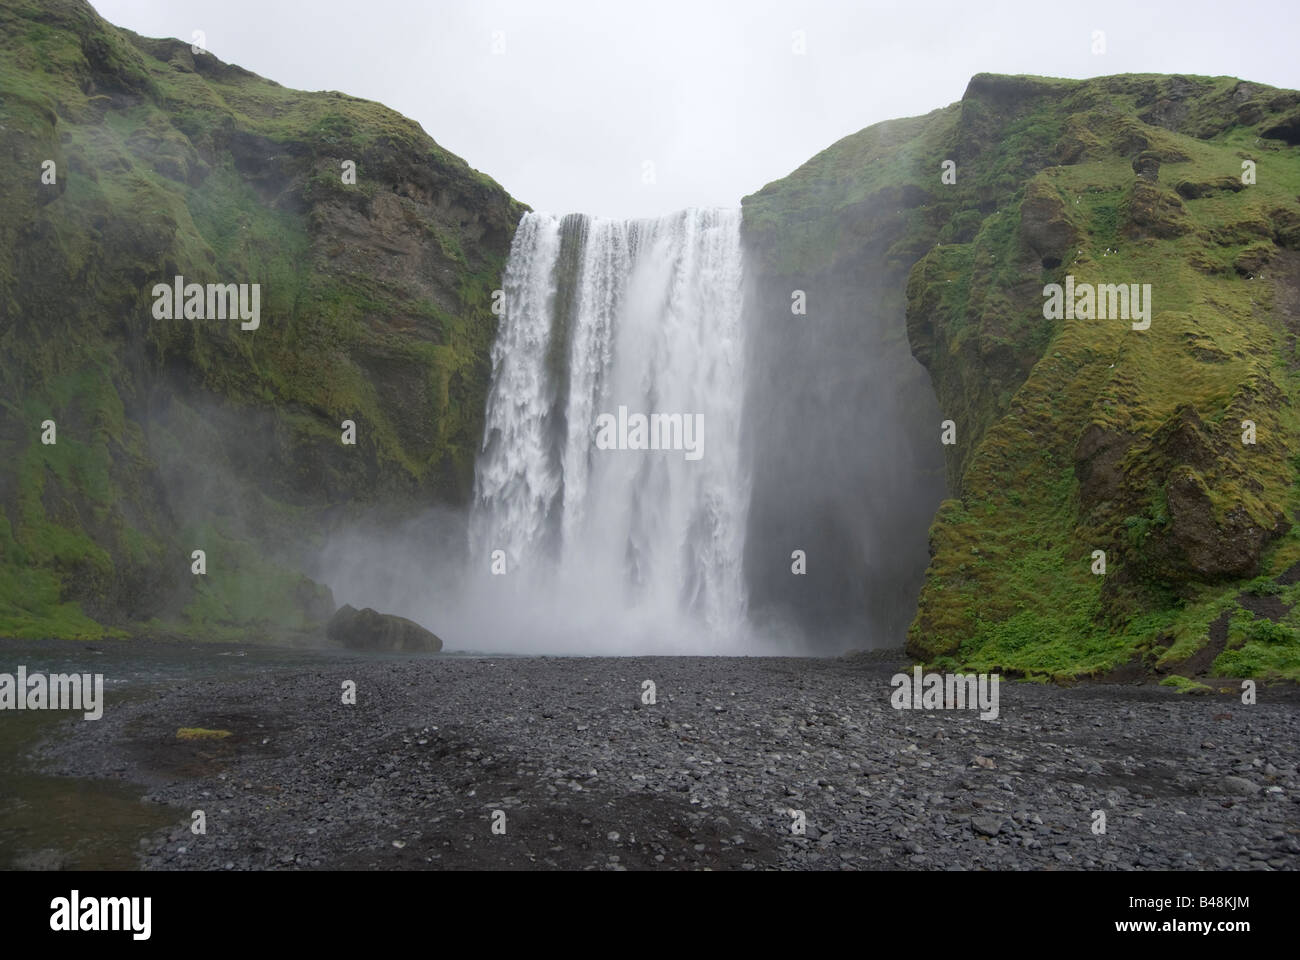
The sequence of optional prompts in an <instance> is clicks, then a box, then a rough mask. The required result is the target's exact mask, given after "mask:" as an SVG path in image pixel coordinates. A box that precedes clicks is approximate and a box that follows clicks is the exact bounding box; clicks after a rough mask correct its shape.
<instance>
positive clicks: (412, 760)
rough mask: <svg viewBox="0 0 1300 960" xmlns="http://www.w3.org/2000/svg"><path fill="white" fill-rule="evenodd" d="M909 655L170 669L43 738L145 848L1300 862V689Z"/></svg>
mask: <svg viewBox="0 0 1300 960" xmlns="http://www.w3.org/2000/svg"><path fill="white" fill-rule="evenodd" d="M900 660H901V658H900V656H899V655H898V654H871V655H858V656H854V657H849V658H842V659H836V660H808V659H770V658H763V659H758V658H753V659H750V658H685V657H667V658H617V659H616V658H581V659H579V658H491V659H486V658H485V659H474V658H463V657H460V658H458V657H440V656H431V657H424V658H413V659H395V658H387V659H376V660H365V659H355V660H347V661H330V660H325V661H322V663H320V664H319V665H316V666H308V667H284V668H279V669H266V670H259V671H253V672H251V673H247V674H246V675H244V676H241V677H239V678H238V679H219V678H216V677H199V678H194V679H187V680H184V681H178V682H174V683H169V684H156V685H153V686H151V687H149V688H148V689H147V690H145V691H142V692H140V691H137V693H136V694H135V695H134V696H132V697H131V698H129V700H128V701H126V702H123V703H119V704H110V709H108V710H107V711H106V712H105V715H104V717H103V719H102V720H100V721H97V722H93V723H85V722H77V721H69V722H68V723H66V724H63V725H62V729H63V730H64V731H65V735H63V736H60V737H58V738H56V739H53V740H51V741H49V742H47V743H46V744H45V745H44V746H42V747H41V748H40V751H39V754H38V755H39V757H40V762H41V765H42V767H44V768H45V769H47V770H52V771H53V772H57V773H64V774H72V775H78V776H98V777H110V778H117V779H123V780H127V781H131V782H134V783H138V784H140V785H142V788H143V790H144V792H145V802H147V803H157V804H168V805H171V806H172V807H174V808H175V811H176V822H175V827H174V828H172V829H171V830H169V831H164V832H162V833H159V834H157V835H154V836H152V837H150V838H148V839H146V840H145V841H144V842H143V843H142V845H141V849H140V857H141V865H142V866H143V867H145V868H148V869H163V870H177V869H226V870H247V869H257V870H266V869H313V868H315V869H339V868H357V869H447V868H455V869H466V868H489V869H576V870H628V869H715V870H716V869H735V870H752V869H774V868H775V869H796V870H806V869H812V870H843V869H900V868H901V869H918V870H943V869H964V870H981V869H994V870H1002V869H1046V870H1070V869H1103V870H1132V869H1170V868H1172V869H1250V870H1294V869H1296V868H1297V866H1300V770H1298V769H1297V764H1298V763H1300V699H1298V698H1297V694H1296V690H1295V688H1294V687H1286V688H1280V689H1269V688H1264V687H1261V688H1260V689H1259V692H1258V702H1257V703H1256V704H1254V705H1244V704H1242V702H1241V698H1240V694H1239V692H1238V691H1236V689H1235V683H1236V682H1233V683H1234V687H1232V688H1227V687H1226V686H1225V687H1224V689H1228V690H1229V692H1226V693H1224V692H1216V693H1213V694H1208V695H1180V694H1177V693H1175V692H1174V691H1172V690H1170V689H1168V688H1162V687H1153V686H1149V685H1148V686H1120V685H1084V686H1078V687H1074V688H1071V689H1061V688H1056V687H1043V686H1037V685H1031V684H1023V683H1021V684H1017V683H1008V682H1003V683H1002V685H1001V689H1000V694H1001V697H1000V700H1001V703H1000V715H999V717H998V718H997V719H996V720H981V719H980V718H979V716H978V712H977V711H974V710H970V711H961V710H951V711H947V710H936V711H921V710H895V709H894V708H893V707H891V705H890V694H891V693H892V692H893V689H892V687H891V686H890V677H891V675H893V674H894V673H895V672H898V671H906V670H907V669H908V668H907V667H906V666H905V665H904V664H902V663H901V662H900ZM645 680H651V681H653V682H654V684H655V688H656V689H655V694H656V702H655V703H653V704H646V703H643V702H642V700H643V681H645ZM345 681H351V682H354V683H355V684H356V703H355V705H350V704H345V703H343V702H342V701H343V689H344V683H345ZM186 727H202V728H207V729H216V730H226V731H229V732H230V734H231V735H230V736H229V737H225V738H222V739H212V740H195V741H184V740H180V739H178V738H177V735H176V734H177V730H178V729H180V728H186ZM196 810H202V811H203V816H204V820H205V824H206V833H203V834H196V833H195V832H194V831H193V830H192V828H191V824H192V823H193V812H194V811H196ZM792 811H800V812H802V817H799V816H798V814H797V813H792ZM1098 811H1100V812H1102V813H1104V815H1105V832H1104V833H1101V832H1094V831H1095V830H1096V829H1097V827H1098V826H1099V824H1100V818H1099V817H1098V816H1097V812H1098ZM800 821H802V823H803V833H802V834H799V833H796V832H795V828H796V827H797V826H798V825H799V822H800ZM501 831H504V832H501Z"/></svg>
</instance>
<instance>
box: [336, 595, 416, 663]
mask: <svg viewBox="0 0 1300 960" xmlns="http://www.w3.org/2000/svg"><path fill="white" fill-rule="evenodd" d="M325 634H326V636H327V637H328V639H329V641H330V642H331V643H336V644H339V645H340V646H344V647H347V648H348V649H350V650H365V651H369V652H371V653H437V652H438V651H439V650H441V649H442V641H441V640H440V639H438V637H437V636H435V635H434V634H433V633H432V632H431V631H429V630H426V629H425V628H424V627H422V626H420V625H419V624H418V623H416V622H415V621H414V620H407V619H406V618H405V617H397V616H393V615H392V614H391V613H378V612H377V611H375V610H371V609H370V608H369V607H366V608H365V609H363V610H358V609H356V607H353V606H351V605H350V604H344V605H343V606H342V607H340V608H339V610H338V612H337V613H335V614H334V616H333V617H331V618H330V621H329V623H328V625H327V626H326V630H325Z"/></svg>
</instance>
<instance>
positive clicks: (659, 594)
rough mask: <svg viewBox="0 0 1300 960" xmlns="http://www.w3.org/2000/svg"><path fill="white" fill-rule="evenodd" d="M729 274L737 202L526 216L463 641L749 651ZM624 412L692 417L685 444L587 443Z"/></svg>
mask: <svg viewBox="0 0 1300 960" xmlns="http://www.w3.org/2000/svg"><path fill="white" fill-rule="evenodd" d="M741 280H742V263H741V250H740V211H738V210H690V211H685V212H683V213H679V214H675V215H673V216H670V217H664V218H661V219H657V220H631V221H624V220H610V219H600V218H588V217H582V216H570V217H565V218H563V219H557V218H555V217H552V216H549V215H545V214H537V213H530V214H527V215H525V217H524V218H523V220H522V221H521V223H520V224H519V228H518V231H517V232H516V234H515V240H514V244H513V246H512V248H511V252H510V260H509V263H508V266H507V269H506V278H505V311H504V315H503V316H502V317H501V321H500V329H499V332H498V335H497V341H496V344H495V346H494V348H493V352H492V387H491V391H490V394H489V398H488V405H487V416H486V424H485V430H484V444H483V450H482V453H481V454H480V456H479V459H478V463H477V466H476V471H475V496H474V504H473V508H472V512H471V517H470V538H471V554H472V557H473V564H474V565H475V568H476V570H477V571H479V572H481V573H482V574H483V575H484V579H482V580H478V578H477V576H476V578H475V579H476V581H477V583H478V585H479V588H481V589H482V590H483V591H484V593H485V599H486V600H487V602H486V603H479V604H476V606H478V607H479V610H480V615H479V617H478V619H477V621H476V626H477V631H476V632H478V633H479V634H480V635H479V636H477V637H475V638H472V639H471V638H466V639H467V640H468V641H469V643H470V644H471V645H473V646H476V647H478V648H479V649H493V648H495V649H508V650H515V651H518V652H554V653H567V652H574V653H576V652H584V653H585V652H603V653H629V654H649V653H739V652H748V648H749V646H750V641H749V638H748V637H747V632H748V631H747V630H746V628H745V610H746V597H745V586H744V579H743V571H742V559H743V552H744V529H745V522H746V514H747V510H748V504H749V486H750V484H749V470H748V467H747V466H746V465H743V464H742V462H741V453H740V417H741V403H742V396H743V391H744V384H743V356H744V353H743V351H744V330H743V326H742V322H741ZM620 407H623V408H626V412H627V414H628V417H629V418H631V417H632V416H633V415H635V414H643V415H645V416H647V417H649V416H650V415H652V414H658V415H674V414H676V415H681V417H682V421H685V420H686V419H687V418H692V417H697V415H698V420H697V421H695V422H700V423H702V426H703V432H702V444H701V446H700V447H699V453H700V456H699V458H698V459H692V458H690V457H688V455H687V454H688V452H689V451H684V450H683V449H602V448H600V447H598V444H597V437H598V429H597V428H598V424H599V422H600V417H601V415H602V414H608V415H610V416H612V417H617V416H618V414H619V410H620ZM664 422H668V421H664ZM662 436H663V437H664V438H665V439H666V438H667V437H668V436H669V434H668V433H664V434H662ZM679 436H680V435H679ZM688 442H689V441H688ZM634 445H636V441H635V440H633V441H632V442H631V443H629V444H628V446H634ZM494 557H495V561H496V569H497V570H500V569H501V566H502V563H504V570H505V572H504V574H496V575H493V574H491V573H489V571H490V570H491V569H492V567H493V563H494ZM485 610H486V611H487V615H486V616H485V615H484V611H485Z"/></svg>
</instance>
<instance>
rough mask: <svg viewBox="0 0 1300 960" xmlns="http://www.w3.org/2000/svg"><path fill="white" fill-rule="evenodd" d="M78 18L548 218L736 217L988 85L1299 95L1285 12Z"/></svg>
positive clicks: (361, 4)
mask: <svg viewBox="0 0 1300 960" xmlns="http://www.w3.org/2000/svg"><path fill="white" fill-rule="evenodd" d="M92 2H93V3H94V5H95V7H96V9H98V10H99V12H100V13H101V14H102V15H103V16H104V17H105V18H106V19H108V20H109V21H111V22H113V23H116V24H119V25H121V26H124V27H129V28H130V29H132V30H134V31H136V32H137V33H141V34H144V35H146V36H155V37H157V36H170V37H179V38H181V39H184V40H190V39H192V34H193V32H194V31H195V30H202V31H204V33H205V34H206V41H207V44H206V45H207V48H208V49H209V50H211V51H212V52H213V53H214V54H216V55H217V56H218V57H220V58H221V59H223V60H226V61H229V62H232V63H237V64H239V65H240V66H243V67H246V68H247V69H249V70H252V71H254V72H255V73H259V74H261V75H263V76H265V77H269V78H270V79H272V80H275V81H277V82H279V83H281V84H283V85H285V86H288V87H297V88H300V89H304V90H341V91H343V92H345V93H349V94H352V95H354V96H358V97H365V98H367V99H370V100H378V101H380V102H382V103H385V104H387V105H388V106H390V107H392V108H394V109H396V110H398V111H400V112H401V113H404V114H406V115H407V116H409V117H412V118H414V119H415V120H416V121H418V122H419V123H420V124H421V125H422V126H423V127H424V129H425V130H426V131H428V133H429V134H430V135H431V136H432V137H433V138H434V139H435V140H437V141H438V143H440V144H441V145H442V146H443V147H445V148H446V149H448V150H451V151H452V152H453V153H457V154H459V155H460V156H462V157H464V158H465V160H466V161H468V162H469V164H470V165H471V166H473V167H476V168H478V169H479V170H482V171H483V172H485V173H487V174H489V175H490V176H492V177H493V178H495V179H496V180H497V181H498V182H500V183H501V184H502V185H503V186H504V187H505V188H506V189H507V190H509V191H510V193H511V194H513V195H514V196H515V197H517V198H519V199H520V200H522V201H523V202H525V203H527V204H530V205H531V206H533V207H534V208H536V209H538V210H544V211H548V212H551V213H568V212H573V211H580V212H585V213H592V214H599V215H605V216H619V217H627V216H653V215H658V214H663V213H668V212H671V211H673V210H677V209H681V208H683V207H688V206H734V205H736V204H738V203H739V201H740V198H741V197H742V196H744V195H745V194H748V193H752V192H754V191H755V190H757V189H758V188H759V187H761V186H763V184H765V183H768V182H769V181H771V180H775V179H778V178H780V177H783V176H785V175H786V174H787V173H789V172H790V171H791V170H793V169H794V168H796V167H798V166H799V165H800V164H802V163H803V162H804V161H805V160H807V159H809V158H810V157H812V156H813V155H814V154H816V153H817V152H818V151H820V150H822V149H824V148H825V147H827V146H829V145H830V144H832V143H834V142H835V141H836V140H838V139H840V138H841V137H844V136H847V135H848V134H850V133H854V132H855V131H857V130H860V129H861V128H863V127H865V126H868V125H870V124H872V123H875V122H877V121H880V120H887V119H890V118H891V117H902V116H914V115H917V114H922V113H928V112H929V111H930V110H933V109H934V108H936V107H941V106H944V105H946V104H949V103H952V102H953V101H954V100H958V99H960V98H961V95H962V92H963V91H964V90H965V88H966V82H967V81H968V80H969V79H970V77H971V75H972V74H975V73H979V72H984V71H987V72H996V73H1033V74H1043V75H1048V76H1058V77H1091V76H1099V75H1104V74H1111V73H1130V72H1143V73H1196V74H1208V75H1224V74H1226V75H1231V76H1238V77H1242V78H1245V79H1250V80H1256V81H1259V82H1262V83H1267V84H1272V85H1273V86H1279V87H1289V88H1300V56H1297V55H1296V51H1295V40H1296V36H1297V30H1296V28H1297V25H1300V14H1297V12H1296V11H1297V10H1300V3H1298V2H1297V0H1261V2H1234V0H1222V2H1201V0H1174V2H1161V3H1158V4H1139V3H1135V2H1134V0H1121V2H1102V3H1086V2H1085V3H1068V4H1066V3H1058V2H1053V0H1038V2H1033V3H1025V2H1002V3H998V2H989V0H971V2H966V3H947V2H935V0H911V2H902V3H891V2H875V0H867V2H851V0H636V2H629V0H92ZM797 31H801V32H802V40H803V46H804V49H805V52H804V53H802V54H799V53H796V52H795V47H796V46H797V44H798V43H799V39H800V37H798V36H796V32H797ZM1095 31H1102V32H1103V33H1104V50H1105V52H1104V53H1094V52H1093V47H1094V32H1095ZM647 164H653V182H652V183H647V182H645V181H646V179H647V176H646V174H647V171H648V170H649V168H648V167H647Z"/></svg>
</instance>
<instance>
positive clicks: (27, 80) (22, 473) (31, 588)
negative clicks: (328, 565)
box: [0, 0, 524, 636]
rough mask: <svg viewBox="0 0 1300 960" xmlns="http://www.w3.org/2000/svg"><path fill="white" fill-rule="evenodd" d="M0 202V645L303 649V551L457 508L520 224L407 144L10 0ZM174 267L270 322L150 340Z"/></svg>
mask: <svg viewBox="0 0 1300 960" xmlns="http://www.w3.org/2000/svg"><path fill="white" fill-rule="evenodd" d="M46 161H52V162H53V173H54V176H55V179H54V182H53V183H47V182H42V175H43V173H45V171H46V170H47V169H49V168H48V165H45V162H46ZM43 165H45V166H43ZM351 165H355V183H349V182H346V181H345V174H347V173H348V172H349V171H350V170H351V168H352V167H351ZM46 179H49V177H48V176H47V177H46ZM0 180H2V181H3V182H4V183H5V184H6V185H7V186H6V189H5V190H4V191H3V194H2V195H0V350H2V354H0V636H5V635H8V636H43V635H85V636H95V635H100V634H102V633H104V632H106V631H114V630H123V629H125V630H129V631H138V630H140V629H142V625H147V627H150V628H152V629H155V630H157V631H165V630H173V629H174V630H184V631H186V632H199V633H210V634H230V633H237V635H240V636H248V635H250V633H251V634H253V635H256V634H258V633H262V632H264V633H266V634H274V633H277V632H282V631H285V630H294V629H303V628H305V627H307V626H309V625H310V624H311V623H312V622H314V621H317V620H319V619H320V618H321V617H322V616H326V615H328V613H329V611H330V609H331V608H332V604H331V603H330V600H329V597H328V591H323V590H322V588H319V587H317V586H316V585H315V584H313V583H311V582H310V581H307V580H305V579H303V578H302V577H301V576H300V575H299V574H298V573H297V572H295V569H294V566H295V564H294V561H295V560H296V559H297V552H298V551H299V550H300V549H301V548H304V547H309V546H310V544H308V543H306V542H305V541H304V537H305V536H306V535H307V531H316V532H317V533H318V535H319V533H320V532H322V531H324V530H326V529H327V528H328V526H329V524H330V522H331V521H332V520H333V519H337V518H339V516H340V515H341V514H345V513H347V511H349V510H354V509H355V510H359V509H362V508H363V507H364V506H365V505H366V504H373V503H382V504H385V505H386V506H389V507H394V506H397V507H399V508H400V506H401V505H402V504H412V503H414V504H428V503H433V502H439V501H442V502H451V503H458V502H463V501H465V500H466V499H467V498H468V494H469V490H470V484H471V481H472V466H473V458H474V454H475V452H476V450H477V446H478V443H479V440H480V437H481V431H482V413H483V408H484V398H485V395H486V390H487V386H488V378H489V375H490V370H489V360H488V353H489V349H490V346H491V343H492V339H493V337H494V335H495V330H496V324H495V317H494V316H493V315H492V312H491V295H492V291H493V290H494V289H495V288H497V287H499V286H500V275H501V271H502V269H503V266H504V261H505V258H506V255H507V253H508V250H509V245H510V241H511V237H512V235H513V231H514V227H515V224H516V223H517V222H518V219H519V217H520V215H521V213H522V212H523V209H524V208H523V207H522V206H521V205H519V204H518V203H516V202H515V201H513V200H512V199H511V198H510V197H509V196H508V195H507V194H506V193H505V191H504V190H502V189H501V188H500V187H499V186H498V185H497V184H496V183H494V182H493V181H492V180H490V179H489V178H487V177H486V176H484V175H482V174H480V173H477V172H476V171H474V170H472V169H470V168H469V167H468V166H467V165H466V164H465V163H464V162H463V161H461V160H460V159H458V158H456V157H454V156H452V155H450V154H448V153H447V152H446V151H444V150H442V149H441V148H440V147H438V145H437V144H435V143H434V142H433V141H432V140H431V139H430V138H429V137H428V136H427V135H426V134H425V133H424V132H423V131H422V130H421V129H420V128H419V126H418V125H417V124H415V123H413V122H412V121H410V120H407V119H405V118H403V117H401V116H399V115H397V114H395V113H393V112H392V111H390V110H388V109H386V108H384V107H382V106H380V105H378V104H374V103H370V102H367V101H364V100H358V99H355V98H352V97H348V96H345V95H343V94H339V93H301V92H298V91H292V90H287V89H285V88H283V87H280V86H279V85H277V84H275V83H273V82H271V81H268V80H264V79H262V78H260V77H257V76H255V75H253V74H251V73H248V72H247V71H245V70H242V69H240V68H239V67H236V66H232V65H228V64H224V63H222V62H221V61H219V60H217V59H216V58H215V57H213V56H212V55H211V54H208V53H198V54H196V53H194V52H193V51H192V50H191V48H190V46H189V45H187V44H182V43H180V42H178V41H173V40H148V39H145V38H142V37H138V36H136V35H134V34H132V33H130V32H129V31H125V30H120V29H116V28H114V27H112V26H111V25H109V24H107V23H105V22H104V21H103V20H102V19H100V18H99V17H98V16H97V15H96V14H95V13H94V11H93V10H92V9H91V8H90V7H89V6H88V5H87V4H86V3H84V2H81V0H39V2H38V0H13V2H7V3H6V4H5V5H4V6H3V7H0ZM176 275H182V276H184V278H185V280H186V282H197V283H203V284H207V283H222V284H227V283H235V284H241V283H246V284H259V285H260V294H261V303H260V314H261V315H260V326H259V328H258V329H256V330H249V331H245V330H241V329H240V323H239V321H238V320H214V319H203V320H198V319H174V320H160V319H156V318H155V315H154V312H153V306H154V297H153V294H152V290H153V287H154V285H155V284H157V283H170V282H172V278H173V277H175V276H176ZM45 420H53V421H54V422H55V423H56V428H57V442H56V443H55V444H53V445H47V444H43V443H42V442H41V434H42V428H41V424H42V422H43V421H45ZM344 420H351V421H354V423H355V424H356V445H355V446H345V445H344V444H343V443H342V442H341V437H342V426H341V425H342V422H343V421H344ZM331 505H332V506H331ZM339 505H342V506H339ZM194 549H204V550H205V551H206V554H207V573H206V575H204V576H195V575H194V574H192V573H191V559H190V555H191V551H192V550H194Z"/></svg>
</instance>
